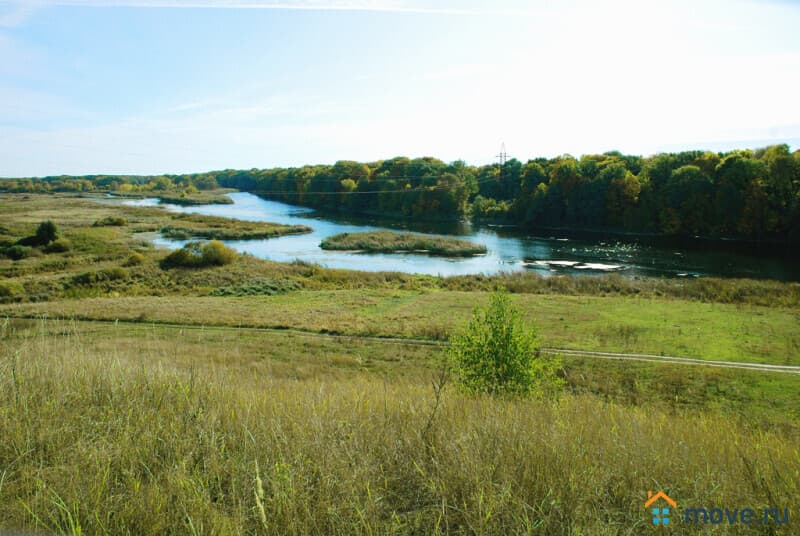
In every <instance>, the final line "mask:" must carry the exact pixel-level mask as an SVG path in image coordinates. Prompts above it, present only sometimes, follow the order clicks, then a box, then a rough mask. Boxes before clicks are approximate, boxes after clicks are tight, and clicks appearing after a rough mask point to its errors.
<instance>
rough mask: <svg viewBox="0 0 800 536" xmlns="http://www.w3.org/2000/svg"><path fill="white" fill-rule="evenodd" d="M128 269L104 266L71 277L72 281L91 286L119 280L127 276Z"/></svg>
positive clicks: (76, 283)
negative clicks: (100, 268)
mask: <svg viewBox="0 0 800 536" xmlns="http://www.w3.org/2000/svg"><path fill="white" fill-rule="evenodd" d="M129 275H130V274H129V273H128V270H126V269H125V268H122V267H121V266H113V267H111V268H104V269H102V270H97V271H95V272H84V273H82V274H79V275H76V276H75V277H73V278H72V283H73V284H75V285H81V286H92V285H96V284H97V283H105V282H107V281H119V280H121V279H127V278H128V277H129Z"/></svg>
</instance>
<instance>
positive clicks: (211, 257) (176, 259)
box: [161, 240, 237, 268]
mask: <svg viewBox="0 0 800 536" xmlns="http://www.w3.org/2000/svg"><path fill="white" fill-rule="evenodd" d="M236 256H237V253H236V251H234V250H233V249H231V248H229V247H228V246H226V245H225V244H223V243H222V242H219V241H217V240H212V241H211V242H189V243H188V244H186V245H185V246H183V247H182V248H181V249H177V250H175V251H173V252H172V253H170V254H169V255H167V256H166V257H165V258H164V259H163V260H162V261H161V267H162V268H202V267H204V266H222V265H224V264H230V263H232V262H233V261H234V260H235V259H236Z"/></svg>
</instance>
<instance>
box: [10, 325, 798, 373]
mask: <svg viewBox="0 0 800 536" xmlns="http://www.w3.org/2000/svg"><path fill="white" fill-rule="evenodd" d="M9 318H27V319H37V320H42V319H41V317H28V316H19V317H9ZM62 320H66V321H68V322H79V323H94V324H104V325H107V324H124V325H126V326H141V327H142V328H147V327H156V326H157V327H159V328H172V329H196V330H214V331H248V332H263V333H291V334H295V335H301V336H304V337H315V338H336V339H339V340H359V341H369V342H375V343H380V344H397V345H405V346H440V347H446V346H448V343H447V342H446V341H434V340H425V339H411V338H404V337H375V336H369V335H347V334H341V333H335V332H318V331H306V330H300V329H292V328H267V327H245V326H240V327H235V326H220V325H199V324H176V323H171V322H164V323H162V322H137V321H130V320H93V319H62ZM49 321H53V319H51V320H49ZM540 351H541V352H542V353H546V354H550V355H561V356H563V357H564V358H569V357H577V358H588V359H611V360H618V361H641V362H649V363H665V364H675V365H694V366H706V367H719V368H735V369H742V370H754V371H760V372H777V373H781V374H800V366H792V365H772V364H766V363H747V362H742V361H714V360H709V359H698V358H694V357H678V356H667V355H655V354H636V353H617V352H597V351H592V350H576V349H570V348H541V349H540Z"/></svg>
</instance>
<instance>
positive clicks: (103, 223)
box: [93, 216, 128, 227]
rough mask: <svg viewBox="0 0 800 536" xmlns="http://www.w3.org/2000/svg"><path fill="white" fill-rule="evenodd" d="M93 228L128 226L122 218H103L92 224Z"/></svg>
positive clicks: (126, 221)
mask: <svg viewBox="0 0 800 536" xmlns="http://www.w3.org/2000/svg"><path fill="white" fill-rule="evenodd" d="M93 225H94V227H108V226H116V227H122V226H124V225H128V220H126V219H125V218H123V217H122V216H107V217H105V218H100V219H99V220H97V221H96V222H94V224H93Z"/></svg>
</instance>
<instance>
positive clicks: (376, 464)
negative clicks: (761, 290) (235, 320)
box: [0, 323, 800, 534]
mask: <svg viewBox="0 0 800 536" xmlns="http://www.w3.org/2000/svg"><path fill="white" fill-rule="evenodd" d="M3 329H5V330H6V331H7V328H3ZM1 335H2V337H0V340H1V341H2V355H1V356H0V430H2V437H3V439H2V441H0V528H3V529H25V530H33V531H45V532H53V533H72V534H183V533H187V534H262V533H263V534H338V533H345V534H392V533H394V534H407V533H436V532H447V533H477V534H515V533H532V534H641V533H643V532H645V531H646V530H651V529H650V520H649V518H648V517H647V515H646V513H645V510H644V508H643V501H644V498H645V497H646V492H647V490H648V489H653V490H657V489H663V490H665V491H667V492H668V493H670V495H671V496H673V497H674V498H675V499H676V500H677V501H678V503H679V505H687V506H688V505H708V506H709V507H710V506H721V507H724V506H729V507H732V508H733V507H744V506H748V507H754V508H760V507H766V506H774V507H781V508H784V507H788V508H790V510H791V511H792V512H796V511H797V507H798V502H797V501H798V500H797V497H798V496H800V450H798V447H797V444H796V442H795V441H794V440H793V439H792V438H790V437H787V436H782V435H780V434H778V433H774V432H768V431H763V430H762V431H757V430H752V429H743V428H741V427H740V424H739V423H738V421H737V420H736V419H734V418H730V417H726V416H724V415H721V414H697V413H677V414H674V413H672V412H670V411H660V410H656V409H653V408H635V407H634V408H632V407H623V406H619V405H614V404H610V403H605V402H603V401H600V400H598V399H596V398H594V397H591V396H564V397H562V398H560V399H558V400H536V399H527V400H519V399H498V398H486V397H472V396H465V395H462V394H460V393H459V392H458V391H457V390H456V389H454V388H453V387H452V386H451V385H447V386H445V388H444V390H443V394H442V397H441V399H440V400H439V403H438V404H436V403H435V401H434V394H433V390H432V389H431V387H430V385H426V384H424V383H406V382H404V381H403V380H395V381H392V382H385V381H381V380H380V379H376V378H371V379H370V378H367V377H359V376H356V377H351V378H349V379H345V380H336V379H332V380H327V381H323V380H321V379H312V380H306V381H293V380H288V379H272V378H269V377H258V376H254V375H253V374H249V373H248V372H247V371H244V370H240V369H233V368H230V369H229V368H226V367H224V366H218V367H214V368H211V367H201V366H199V365H200V364H198V366H197V367H194V366H192V365H189V366H182V367H180V368H178V367H176V366H173V365H172V364H171V361H172V358H173V357H174V355H176V354H180V353H182V352H184V350H182V348H181V346H180V344H179V343H176V344H175V347H174V348H171V349H169V348H168V349H164V348H163V347H161V349H160V350H159V351H158V353H150V352H148V350H147V349H146V346H140V347H132V346H125V347H112V348H109V349H108V350H107V351H105V352H99V351H97V350H90V349H89V345H87V344H86V343H85V340H84V335H82V334H81V333H80V332H79V331H78V330H77V329H76V328H75V326H74V325H70V324H69V323H64V324H61V326H60V327H59V329H58V330H56V332H53V331H52V330H49V331H48V330H45V329H44V328H42V329H40V330H37V329H31V330H30V332H29V333H27V334H26V335H25V336H24V337H17V336H14V337H12V336H11V335H9V334H8V333H7V332H6V333H2V334H1ZM184 357H185V356H184ZM183 362H184V363H185V362H186V361H185V360H184V361H183ZM434 407H435V408H436V410H435V411H434ZM795 523H796V522H795ZM793 528H794V529H796V528H797V525H796V524H795V525H794V527H793ZM791 529H792V527H791V526H790V530H791ZM672 530H673V531H674V532H675V533H678V534H680V533H682V532H688V531H687V530H686V527H683V526H681V525H680V524H676V525H675V526H674V527H673V528H672Z"/></svg>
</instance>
